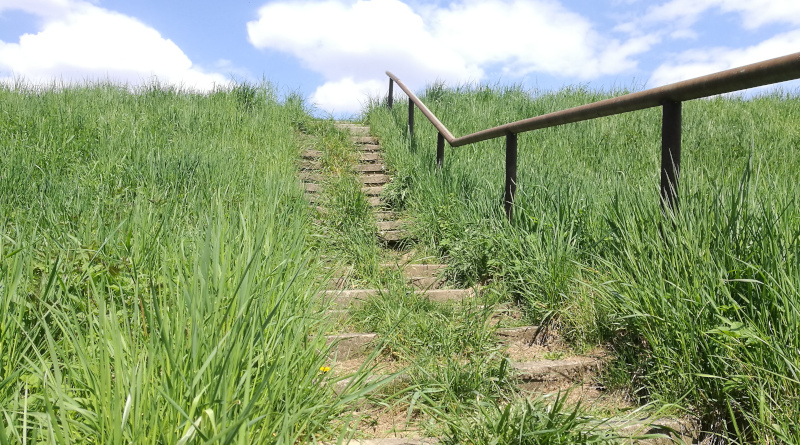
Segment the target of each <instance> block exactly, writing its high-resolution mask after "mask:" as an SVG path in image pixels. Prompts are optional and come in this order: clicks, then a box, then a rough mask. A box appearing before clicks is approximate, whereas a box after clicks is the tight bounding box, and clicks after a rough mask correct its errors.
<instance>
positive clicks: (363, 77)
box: [247, 0, 655, 112]
mask: <svg viewBox="0 0 800 445" xmlns="http://www.w3.org/2000/svg"><path fill="white" fill-rule="evenodd" d="M247 30H248V35H249V38H250V42H251V43H252V44H253V45H254V46H255V47H257V48H262V49H272V50H277V51H282V52H285V53H289V54H292V55H293V56H295V57H297V58H298V59H299V60H300V61H302V63H303V64H304V65H305V66H307V67H308V68H309V69H312V70H314V71H316V72H318V73H320V74H322V76H323V77H324V78H325V79H326V81H327V82H328V83H327V84H326V85H325V91H326V92H328V93H326V94H329V95H327V96H326V97H329V98H330V100H329V101H328V102H327V103H330V106H332V107H335V108H337V109H339V110H341V111H350V112H354V111H358V108H357V107H354V104H355V103H356V102H354V101H352V100H349V99H348V101H347V103H345V102H340V103H334V102H332V101H333V100H334V99H335V98H336V97H342V99H343V100H344V95H343V94H342V95H339V94H333V93H332V92H331V91H332V89H333V88H335V87H336V86H337V85H338V86H339V87H342V88H350V89H351V90H354V88H353V85H361V84H365V83H366V82H368V81H374V82H380V84H381V85H382V88H383V89H385V86H384V85H383V84H384V83H386V81H385V80H386V77H385V76H384V75H383V72H384V70H387V69H388V70H390V71H393V72H395V73H396V74H398V75H399V76H401V78H402V79H403V80H404V82H406V83H407V84H408V85H409V86H410V87H412V88H418V87H420V86H422V85H423V84H424V83H426V82H433V81H436V80H442V81H447V82H465V81H476V80H481V79H483V78H484V76H485V73H486V71H487V70H489V69H493V68H496V67H498V66H500V67H502V69H503V71H504V72H505V73H507V74H509V75H511V76H522V75H525V74H529V73H533V72H540V73H547V74H552V75H559V76H569V77H572V78H577V79H580V80H588V79H593V78H596V77H598V76H601V75H605V74H616V73H620V72H623V71H625V70H630V69H633V68H635V66H636V62H635V60H633V59H632V56H634V55H636V54H638V53H641V52H643V51H646V50H647V49H649V47H650V46H651V45H652V44H653V43H654V41H655V40H654V39H653V37H651V36H640V37H637V38H635V39H631V40H629V41H626V42H621V41H619V40H615V39H611V38H608V37H605V36H603V35H601V34H600V33H598V32H597V31H595V30H594V28H593V25H592V23H591V22H590V21H588V20H587V19H586V18H584V17H582V16H580V15H578V14H576V13H574V12H571V11H569V10H568V9H566V8H564V7H563V6H562V5H561V4H560V3H558V2H557V1H555V0H524V1H523V0H461V1H459V2H454V3H450V4H449V5H448V6H446V7H436V6H433V5H424V6H419V7H417V9H413V8H412V7H411V6H409V5H408V4H406V3H404V2H402V1H399V0H324V1H309V0H306V1H299V2H298V1H292V2H289V1H286V0H282V1H276V2H271V3H268V4H266V5H265V6H263V7H262V8H261V9H260V10H259V19H258V20H255V21H251V22H249V23H248V24H247ZM345 79H350V83H348V82H346V81H345ZM318 93H320V91H318ZM319 97H321V93H320V95H319ZM361 100H363V97H362V98H361Z"/></svg>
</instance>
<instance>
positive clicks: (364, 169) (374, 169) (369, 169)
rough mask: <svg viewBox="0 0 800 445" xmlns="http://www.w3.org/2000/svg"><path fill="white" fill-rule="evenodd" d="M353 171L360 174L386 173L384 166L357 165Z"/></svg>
mask: <svg viewBox="0 0 800 445" xmlns="http://www.w3.org/2000/svg"><path fill="white" fill-rule="evenodd" d="M353 171H354V172H361V173H383V172H384V171H386V166H385V165H383V164H358V165H356V166H354V167H353Z"/></svg>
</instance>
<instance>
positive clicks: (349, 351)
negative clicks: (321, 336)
mask: <svg viewBox="0 0 800 445" xmlns="http://www.w3.org/2000/svg"><path fill="white" fill-rule="evenodd" d="M377 338H378V334H357V333H349V334H338V335H327V336H325V340H326V341H327V345H328V346H330V350H329V356H330V357H331V358H332V359H336V360H337V361H343V360H348V359H350V358H353V357H356V356H360V355H364V354H366V353H367V352H368V351H369V349H370V346H371V343H372V342H374V341H375V340H376V339H377Z"/></svg>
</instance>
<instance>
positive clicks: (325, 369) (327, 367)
mask: <svg viewBox="0 0 800 445" xmlns="http://www.w3.org/2000/svg"><path fill="white" fill-rule="evenodd" d="M319 370H320V371H322V372H328V371H330V370H331V367H330V366H322V367H320V368H319Z"/></svg>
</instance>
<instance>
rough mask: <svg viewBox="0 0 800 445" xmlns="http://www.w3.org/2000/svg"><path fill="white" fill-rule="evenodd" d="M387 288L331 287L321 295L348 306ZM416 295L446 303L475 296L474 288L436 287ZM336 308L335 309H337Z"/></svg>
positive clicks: (341, 306) (338, 304)
mask: <svg viewBox="0 0 800 445" xmlns="http://www.w3.org/2000/svg"><path fill="white" fill-rule="evenodd" d="M381 292H386V291H385V290H383V291H382V290H378V289H349V290H338V289H331V290H325V291H322V292H320V294H319V296H320V297H321V298H322V300H323V301H324V302H325V303H330V305H331V306H335V308H346V307H348V306H351V305H354V304H359V303H360V302H362V301H365V300H367V299H369V298H373V297H375V296H377V295H380V294H381ZM415 294H416V295H418V296H422V297H426V298H428V299H429V300H431V301H435V302H439V303H446V302H459V301H464V300H467V299H470V298H474V297H475V290H474V289H434V290H427V291H422V290H420V291H416V292H415ZM335 308H334V309H335Z"/></svg>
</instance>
